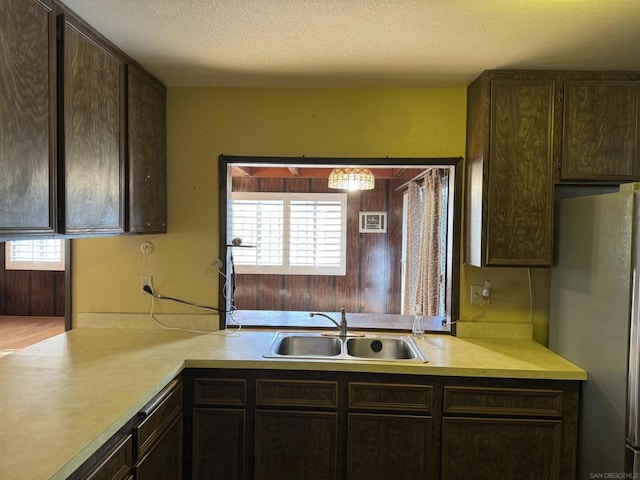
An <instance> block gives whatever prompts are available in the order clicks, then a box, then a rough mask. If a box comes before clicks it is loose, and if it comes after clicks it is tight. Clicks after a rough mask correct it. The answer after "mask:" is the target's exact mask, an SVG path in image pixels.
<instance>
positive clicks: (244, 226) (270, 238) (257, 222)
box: [231, 194, 284, 267]
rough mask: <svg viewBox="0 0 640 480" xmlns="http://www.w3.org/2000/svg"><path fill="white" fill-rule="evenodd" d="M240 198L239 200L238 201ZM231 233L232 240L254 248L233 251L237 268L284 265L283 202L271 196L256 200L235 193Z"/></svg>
mask: <svg viewBox="0 0 640 480" xmlns="http://www.w3.org/2000/svg"><path fill="white" fill-rule="evenodd" d="M236 196H237V198H236ZM231 208H232V216H231V219H232V220H231V231H232V237H233V238H241V239H242V243H243V244H244V245H247V246H253V247H255V248H234V249H233V252H232V253H233V260H234V263H235V264H236V266H240V265H247V266H253V267H258V266H274V267H281V266H282V265H283V258H284V250H283V238H284V231H283V227H284V201H283V200H282V198H278V197H277V196H274V195H272V194H263V198H256V197H255V196H253V195H252V194H242V195H239V194H234V195H233V203H232V207H231Z"/></svg>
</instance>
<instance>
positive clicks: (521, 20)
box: [63, 0, 640, 87]
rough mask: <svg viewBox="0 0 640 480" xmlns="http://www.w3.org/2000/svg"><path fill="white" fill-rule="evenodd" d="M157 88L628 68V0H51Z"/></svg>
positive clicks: (635, 8)
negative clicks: (149, 77) (151, 78)
mask: <svg viewBox="0 0 640 480" xmlns="http://www.w3.org/2000/svg"><path fill="white" fill-rule="evenodd" d="M63 2H64V3H65V5H67V6H68V7H69V8H71V9H72V10H73V11H75V12H76V13H77V14H78V15H80V16H81V17H82V18H84V19H85V20H86V21H87V22H89V23H90V24H91V25H93V26H94V27H95V28H96V29H97V30H98V31H100V32H101V33H102V34H104V35H105V36H106V37H107V38H109V39H110V40H111V41H113V42H114V43H115V44H117V45H118V46H119V47H120V48H122V50H124V51H125V52H127V53H128V54H129V55H130V56H131V57H132V58H134V59H135V60H137V61H138V62H139V63H140V64H141V65H143V66H144V67H145V68H147V69H148V70H150V71H151V72H152V73H154V74H155V75H156V76H157V77H158V78H160V79H161V80H162V81H164V82H165V83H166V84H167V85H169V86H243V87H245V86H246V87H275V86H278V87H434V86H445V87H446V86H465V85H467V84H468V83H469V82H470V81H471V80H472V79H473V78H474V77H475V76H476V75H477V74H479V73H480V72H481V71H482V70H487V69H498V68H527V69H588V70H598V69H600V70H640V0H63Z"/></svg>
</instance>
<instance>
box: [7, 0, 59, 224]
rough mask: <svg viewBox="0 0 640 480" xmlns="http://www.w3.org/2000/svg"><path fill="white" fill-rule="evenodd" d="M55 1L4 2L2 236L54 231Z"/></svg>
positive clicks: (16, 0)
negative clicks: (53, 2)
mask: <svg viewBox="0 0 640 480" xmlns="http://www.w3.org/2000/svg"><path fill="white" fill-rule="evenodd" d="M51 8H52V4H51V1H50V0H42V1H36V0H2V2H0V52H2V53H1V54H0V57H1V58H2V61H0V152H1V153H0V172H2V174H1V175H0V235H12V234H14V235H15V234H22V233H28V234H29V233H52V232H54V231H55V228H56V225H55V218H56V211H55V208H56V206H55V205H56V204H55V149H56V144H55V135H56V130H55V129H56V122H55V119H56V115H55V45H56V43H55V21H54V19H53V17H52V15H53V14H52V12H51Z"/></svg>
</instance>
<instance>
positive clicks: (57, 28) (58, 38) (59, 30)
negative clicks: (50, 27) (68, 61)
mask: <svg viewBox="0 0 640 480" xmlns="http://www.w3.org/2000/svg"><path fill="white" fill-rule="evenodd" d="M61 38H62V29H61V28H60V27H56V39H57V40H60V39H61Z"/></svg>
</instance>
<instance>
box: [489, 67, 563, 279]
mask: <svg viewBox="0 0 640 480" xmlns="http://www.w3.org/2000/svg"><path fill="white" fill-rule="evenodd" d="M554 95H555V82H554V81H552V80H548V81H546V80H540V81H538V80H536V81H523V80H518V81H511V80H494V81H492V82H491V115H490V117H491V123H490V125H491V127H490V145H489V152H490V153H489V155H490V165H489V173H488V175H489V180H488V191H487V195H488V197H487V200H486V201H487V207H486V208H487V213H486V218H487V224H486V264H487V265H496V266H498V265H503V266H509V265H523V266H526V265H532V266H534V265H549V264H550V263H551V243H552V235H551V229H552V223H553V220H552V218H553V217H552V215H553V180H552V170H551V167H552V158H553V125H554Z"/></svg>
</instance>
